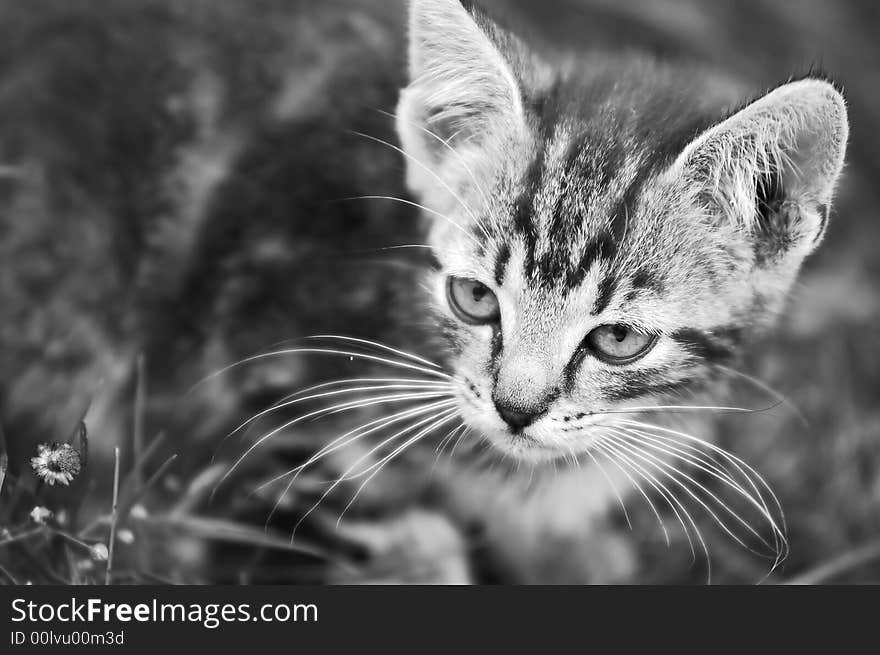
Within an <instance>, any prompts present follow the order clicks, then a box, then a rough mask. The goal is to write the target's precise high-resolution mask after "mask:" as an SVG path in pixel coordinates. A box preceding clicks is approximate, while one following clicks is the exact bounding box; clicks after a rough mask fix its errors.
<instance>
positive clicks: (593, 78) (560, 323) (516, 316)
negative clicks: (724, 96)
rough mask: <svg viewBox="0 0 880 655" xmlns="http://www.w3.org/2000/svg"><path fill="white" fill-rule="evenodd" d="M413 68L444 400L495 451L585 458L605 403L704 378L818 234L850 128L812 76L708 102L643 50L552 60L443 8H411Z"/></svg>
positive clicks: (611, 405)
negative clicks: (455, 396) (450, 383)
mask: <svg viewBox="0 0 880 655" xmlns="http://www.w3.org/2000/svg"><path fill="white" fill-rule="evenodd" d="M410 68H411V71H410V72H411V83H410V84H409V86H408V87H407V88H406V89H405V90H404V91H403V92H402V96H401V100H400V105H399V107H398V130H399V133H400V137H401V140H402V143H403V148H404V150H405V152H406V155H407V162H408V164H407V165H408V171H407V176H408V183H409V185H410V188H411V189H412V191H413V192H414V193H415V194H416V195H417V197H418V199H419V201H420V202H421V203H422V204H423V205H424V206H425V208H426V209H427V212H426V213H427V214H428V215H430V216H431V218H432V220H433V227H432V229H431V233H430V239H431V245H432V246H433V247H434V248H435V252H436V255H437V258H438V260H439V266H438V270H436V271H435V272H434V273H433V274H432V276H433V277H432V285H433V288H434V292H435V296H436V304H437V306H438V310H439V312H440V313H441V315H442V316H443V317H444V319H443V320H444V322H445V324H446V329H447V332H448V333H449V335H450V340H451V343H452V346H453V347H452V348H451V355H450V361H449V365H450V367H451V369H452V371H453V372H454V373H455V375H456V378H457V379H458V380H459V381H460V382H461V393H460V410H461V413H462V416H463V417H464V419H465V420H466V421H467V422H468V424H470V425H471V426H472V427H474V428H476V429H478V430H479V431H480V432H481V433H482V434H483V435H485V436H486V438H488V439H489V440H490V441H491V442H492V443H493V444H495V445H496V446H497V447H499V448H500V449H502V450H503V451H505V452H507V453H510V454H515V455H518V456H521V457H523V458H527V459H531V460H542V459H550V458H556V457H560V456H567V455H570V454H577V453H581V452H583V451H585V450H586V449H587V448H588V446H589V444H590V442H591V440H592V438H593V435H594V434H595V433H596V430H598V429H601V428H600V427H599V426H601V425H602V424H603V422H604V421H605V419H606V417H607V416H608V415H609V414H608V410H615V411H619V410H621V409H625V408H626V407H634V406H645V405H652V404H658V403H666V404H668V402H669V399H670V397H675V396H680V395H681V394H686V393H687V392H688V391H691V390H699V389H700V388H701V386H705V384H706V383H707V382H708V381H709V380H710V378H711V377H712V375H713V372H717V370H718V365H719V364H724V362H726V361H727V360H728V359H729V358H731V357H732V356H733V355H734V354H735V353H736V352H737V350H738V349H742V348H744V347H747V345H748V343H749V342H750V340H751V336H752V335H753V334H754V331H755V330H756V329H758V328H759V327H760V326H762V325H765V324H767V323H768V322H769V321H770V319H771V318H772V317H773V315H774V314H775V313H777V312H778V310H779V308H780V306H781V303H782V302H783V300H784V298H785V295H786V293H787V292H788V290H789V288H790V286H791V285H792V282H793V281H794V279H795V276H796V274H797V271H798V268H799V267H800V265H801V262H802V261H803V259H804V257H805V256H806V255H807V254H808V253H809V252H810V251H812V250H813V249H814V248H815V247H816V245H817V244H818V243H819V241H820V240H821V238H822V235H823V232H824V229H825V223H826V220H827V216H828V210H829V204H830V202H831V199H832V194H833V191H834V186H835V183H836V181H837V178H838V176H839V174H840V171H841V168H842V165H843V159H844V151H845V147H846V141H847V135H848V124H847V117H846V107H845V105H844V101H843V98H842V97H841V95H840V94H839V93H838V92H837V91H836V90H835V88H834V87H833V86H832V85H831V84H829V83H828V82H826V81H822V80H818V79H804V80H800V81H796V82H791V83H788V84H784V85H782V86H780V87H779V88H777V89H775V90H773V91H771V92H770V93H768V94H766V95H765V96H763V97H762V98H760V99H758V100H755V101H754V102H751V103H750V104H747V105H745V106H744V107H742V108H741V109H739V110H738V111H735V112H732V113H731V112H725V110H724V109H723V105H720V104H718V103H713V102H712V101H711V100H710V98H709V96H708V94H707V92H705V91H701V90H700V87H699V85H698V84H697V82H696V81H695V79H692V78H691V77H690V73H685V72H678V73H677V72H675V71H674V70H672V69H667V68H663V67H661V66H659V65H655V64H652V63H650V62H647V61H645V60H632V59H630V60H624V61H612V60H603V61H590V60H586V61H582V62H576V63H574V64H569V65H565V66H549V65H547V64H546V63H544V62H543V61H541V60H539V59H538V58H537V57H535V56H533V55H532V54H530V53H529V51H528V50H527V49H526V47H525V46H524V45H523V44H522V42H520V41H519V40H518V39H517V38H516V37H514V36H512V35H510V34H509V33H507V32H505V31H503V30H502V29H500V28H499V27H497V26H496V25H494V24H493V23H492V22H491V21H489V20H488V19H486V18H485V17H483V16H482V15H480V14H479V13H476V12H474V11H468V10H466V9H465V8H463V7H462V5H461V4H460V3H459V2H458V0H413V2H412V4H411V22H410ZM685 78H687V79H685Z"/></svg>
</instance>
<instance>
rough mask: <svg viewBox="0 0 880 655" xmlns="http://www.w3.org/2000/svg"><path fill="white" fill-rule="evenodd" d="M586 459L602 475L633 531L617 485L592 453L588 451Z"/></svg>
mask: <svg viewBox="0 0 880 655" xmlns="http://www.w3.org/2000/svg"><path fill="white" fill-rule="evenodd" d="M586 452H587V457H589V458H590V460H591V461H592V462H593V464H594V465H595V466H596V468H598V469H599V473H601V474H602V477H603V478H605V481H606V482H607V483H608V486H609V487H610V488H611V491H612V492H613V493H614V495H615V497H616V498H617V502H618V503H619V504H620V509H622V510H623V516H624V518H625V519H626V524H627V526H629V529H630V530H632V529H633V525H632V521H630V520H629V512H627V511H626V503H624V502H623V496H621V495H620V490H619V489H618V488H617V485H616V484H614V482H613V481H612V480H611V477H610V476H609V475H608V472H607V471H606V470H605V467H604V466H602V464H600V463H599V460H598V459H596V458H595V457H594V456H593V453H592V452H590V450H589V449H588V450H587V451H586Z"/></svg>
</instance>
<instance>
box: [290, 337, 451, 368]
mask: <svg viewBox="0 0 880 655" xmlns="http://www.w3.org/2000/svg"><path fill="white" fill-rule="evenodd" d="M305 338H306V339H333V340H337V341H348V342H350V343H358V344H362V345H367V346H372V347H373V348H378V349H380V350H384V351H385V352H389V353H392V354H394V355H400V356H401V357H406V358H407V359H412V360H414V361H416V362H419V363H420V364H425V365H426V366H432V367H434V368H436V369H439V368H441V366H440V365H439V364H437V363H435V362H432V361H431V360H429V359H425V358H424V357H420V356H419V355H414V354H413V353H410V352H407V351H405V350H399V349H398V348H392V347H391V346H387V345H385V344H384V343H379V342H377V341H370V340H369V339H361V338H359V337H349V336H345V335H339V334H316V335H312V336H308V337H305Z"/></svg>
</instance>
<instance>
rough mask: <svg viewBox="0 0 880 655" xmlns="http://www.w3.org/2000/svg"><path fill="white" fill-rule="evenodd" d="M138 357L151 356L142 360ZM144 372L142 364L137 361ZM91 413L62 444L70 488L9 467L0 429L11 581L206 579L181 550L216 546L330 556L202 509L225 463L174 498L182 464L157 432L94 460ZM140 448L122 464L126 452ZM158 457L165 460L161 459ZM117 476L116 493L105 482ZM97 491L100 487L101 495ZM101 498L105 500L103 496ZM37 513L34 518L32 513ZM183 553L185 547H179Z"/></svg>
mask: <svg viewBox="0 0 880 655" xmlns="http://www.w3.org/2000/svg"><path fill="white" fill-rule="evenodd" d="M139 361H140V362H142V361H143V360H142V359H140V358H139ZM139 370H141V371H142V370H143V364H142V363H141V364H140V366H139ZM143 385H144V376H143V374H142V373H141V374H140V375H138V383H137V385H136V386H137V389H136V393H135V402H134V406H135V408H136V409H135V411H134V416H135V421H134V425H135V426H143V425H144V416H143V413H144V408H145V402H144V401H143V399H144V397H145V395H144V389H143ZM87 424H88V415H87V412H86V413H84V414H83V416H82V418H81V419H80V421H79V422H78V423H77V426H76V428H75V429H74V430H73V431H72V432H71V436H70V437H69V439H68V440H67V441H65V442H64V443H69V444H71V445H75V448H76V450H77V452H79V453H80V457H81V460H82V462H83V466H82V470H81V471H80V473H79V475H78V476H77V478H76V479H74V480H73V481H72V482H71V483H70V485H69V486H64V485H61V484H60V483H59V484H57V485H54V486H52V487H50V486H47V485H46V484H44V483H43V482H42V481H41V480H40V479H38V477H37V475H36V474H35V473H34V472H33V470H32V469H31V467H30V466H29V465H28V464H27V462H18V463H17V464H18V466H17V467H15V470H16V472H15V473H12V472H11V471H10V466H9V458H8V452H7V448H6V440H5V436H4V434H3V432H2V430H0V501H2V502H0V577H2V582H3V583H4V584H10V583H11V584H101V583H103V584H132V583H134V584H154V583H158V584H176V583H205V582H210V581H211V579H210V578H209V577H203V576H200V575H199V574H198V573H196V572H195V570H194V569H197V568H198V567H197V566H193V564H194V562H193V558H192V557H179V555H180V554H181V551H185V550H187V549H189V550H190V551H191V550H192V549H193V544H196V546H197V547H196V550H197V551H199V552H207V551H208V550H209V549H210V548H212V547H214V545H215V544H216V543H218V542H222V543H229V544H236V545H238V546H241V547H245V548H249V549H258V550H267V549H268V550H277V551H284V552H288V553H296V554H298V555H304V556H306V557H307V558H310V559H313V560H322V559H325V557H326V556H325V555H324V554H323V553H322V552H321V551H320V550H318V549H316V548H312V547H309V546H308V545H307V544H305V543H303V544H300V543H299V542H298V543H296V544H292V543H291V540H290V539H289V538H288V536H286V535H282V534H278V533H275V532H271V531H268V530H263V529H262V528H258V527H255V526H251V525H245V524H242V523H239V522H236V521H234V520H229V519H223V518H218V517H216V516H208V515H200V514H198V513H197V512H196V511H195V510H196V509H197V508H199V507H201V506H203V504H204V501H205V498H206V496H208V495H209V494H210V491H211V490H212V489H213V488H214V483H215V482H216V481H217V480H218V476H219V474H222V472H223V471H225V469H226V464H215V465H209V466H208V467H206V468H205V469H203V470H201V471H196V472H194V476H193V483H192V484H190V485H189V486H188V487H187V488H186V489H185V490H184V492H183V493H182V494H181V495H180V496H179V497H177V498H176V499H174V500H173V502H172V499H171V497H169V495H168V494H167V493H162V492H161V487H162V485H163V483H164V482H167V481H168V477H169V475H170V474H172V473H173V472H174V468H175V465H176V464H178V463H179V457H178V454H177V453H173V454H171V455H170V456H168V457H166V458H164V459H162V458H160V457H158V454H159V453H160V452H161V450H162V446H163V445H164V443H165V437H164V435H163V434H159V435H157V436H156V437H154V438H153V439H152V440H150V441H149V443H147V444H146V445H141V446H139V445H136V441H137V440H136V439H135V435H137V434H138V430H139V429H142V428H138V427H135V429H134V430H133V433H132V435H131V438H130V439H128V440H127V441H123V442H122V443H119V444H117V445H116V446H115V447H114V457H113V460H112V462H111V463H109V466H108V465H107V463H105V464H103V465H102V466H101V468H96V464H95V460H92V461H89V459H88V457H87V456H85V455H86V454H87V452H88V429H87ZM125 448H130V449H132V451H134V452H136V453H138V454H137V456H136V457H134V458H132V459H131V465H130V466H129V467H128V468H127V470H123V464H122V462H123V458H122V457H121V453H122V451H123V450H124V449H125ZM157 462H158V464H157ZM107 479H110V480H112V483H111V484H110V486H109V488H110V492H109V494H106V495H105V493H106V492H104V489H106V488H107V485H104V484H101V482H102V481H104V480H107ZM96 490H97V491H96ZM95 496H97V497H95ZM35 510H36V512H37V513H36V514H35V516H36V517H37V518H32V516H31V515H32V513H34V512H35ZM175 551H178V552H175Z"/></svg>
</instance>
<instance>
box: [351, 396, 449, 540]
mask: <svg viewBox="0 0 880 655" xmlns="http://www.w3.org/2000/svg"><path fill="white" fill-rule="evenodd" d="M457 411H458V410H457V409H455V408H453V409H451V410H448V411H447V412H446V413H445V414H441V415H440V417H437V420H435V421H434V422H433V423H431V424H430V425H429V426H428V427H426V428H423V429H422V430H420V431H419V433H418V434H416V435H415V436H413V437H410V438H409V439H407V441H406V442H404V444H403V445H401V446H398V447H397V448H396V449H395V450H394V451H393V452H392V453H391V454H389V455H387V456H385V458H384V459H382V460H380V461H379V462H378V468H376V470H375V471H373V472H372V473H371V474H370V475H369V477H368V478H367V479H366V480H364V481H363V482H362V483H361V486H360V487H358V489H357V491H356V492H355V493H354V495H353V496H352V497H351V500H349V501H348V503H347V504H346V506H345V507H344V508H343V509H342V511H341V512H340V513H339V516H338V517H337V519H336V527H337V528H338V527H339V525H340V523H342V517H343V516H345V513H346V512H347V511H348V509H349V508H350V507H351V506H352V505H354V503H355V501H356V500H357V499H358V497H359V496H360V495H361V492H363V490H364V489H365V488H366V486H367V484H369V482H370V480H372V479H373V478H375V477H376V476H377V475H378V474H379V472H380V471H381V470H382V469H383V468H385V466H386V465H387V464H388V463H389V462H390V461H391V460H393V459H394V458H395V457H397V456H399V455H400V454H402V453H403V452H404V451H405V450H407V449H408V448H410V447H411V446H412V445H413V444H415V443H416V442H417V441H419V440H421V439H423V438H424V437H425V436H426V435H428V434H430V433H431V432H433V431H434V430H436V429H437V428H439V427H440V426H441V425H443V424H444V423H446V422H447V421H449V420H451V419H454V418H455V416H456V413H457ZM373 466H376V465H375V464H374V465H373ZM371 468H372V467H371ZM368 470H369V469H368Z"/></svg>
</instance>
